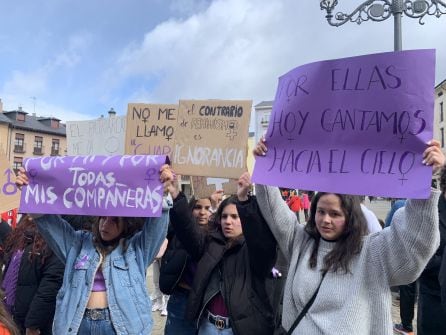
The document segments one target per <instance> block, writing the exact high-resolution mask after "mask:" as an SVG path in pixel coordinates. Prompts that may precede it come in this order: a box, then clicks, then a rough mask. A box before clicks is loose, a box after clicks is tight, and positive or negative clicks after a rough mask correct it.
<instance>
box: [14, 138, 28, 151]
mask: <svg viewBox="0 0 446 335" xmlns="http://www.w3.org/2000/svg"><path fill="white" fill-rule="evenodd" d="M24 147H25V135H23V134H19V133H17V134H15V140H14V152H18V153H23V152H25V150H24Z"/></svg>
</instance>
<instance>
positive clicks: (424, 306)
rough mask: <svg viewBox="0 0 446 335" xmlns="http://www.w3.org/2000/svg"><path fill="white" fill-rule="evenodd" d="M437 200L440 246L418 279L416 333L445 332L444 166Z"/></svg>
mask: <svg viewBox="0 0 446 335" xmlns="http://www.w3.org/2000/svg"><path fill="white" fill-rule="evenodd" d="M440 189H441V195H440V198H439V200H438V213H439V221H438V222H437V227H439V229H440V246H439V248H438V249H437V250H436V252H435V254H434V255H433V257H432V258H431V259H430V260H429V263H428V264H427V266H426V268H425V269H424V271H423V273H422V274H421V276H420V278H419V279H418V283H419V294H418V312H417V335H434V334H435V335H436V334H446V312H445V311H444V310H443V308H442V304H441V285H440V281H439V274H440V267H441V263H442V258H443V253H444V250H445V247H446V168H443V169H442V171H441V174H440Z"/></svg>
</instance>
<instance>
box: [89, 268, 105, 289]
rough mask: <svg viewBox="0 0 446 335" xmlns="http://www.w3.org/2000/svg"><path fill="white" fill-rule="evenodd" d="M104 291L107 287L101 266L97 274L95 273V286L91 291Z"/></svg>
mask: <svg viewBox="0 0 446 335" xmlns="http://www.w3.org/2000/svg"><path fill="white" fill-rule="evenodd" d="M104 291H107V289H106V287H105V279H104V275H103V273H102V270H101V268H99V269H98V271H96V274H95V275H94V282H93V288H92V289H91V292H104Z"/></svg>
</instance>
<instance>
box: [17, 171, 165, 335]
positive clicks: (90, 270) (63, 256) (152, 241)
mask: <svg viewBox="0 0 446 335" xmlns="http://www.w3.org/2000/svg"><path fill="white" fill-rule="evenodd" d="M165 178H166V176H165V175H163V174H161V175H160V181H161V182H163V181H164V180H165ZM16 184H17V186H18V187H19V188H21V187H22V186H23V185H27V184H28V177H27V175H26V171H25V169H23V168H20V169H19V173H18V176H17V179H16ZM162 202H163V203H162V206H163V210H162V214H161V216H160V217H149V218H147V219H146V220H145V224H144V226H143V228H142V230H141V231H138V232H136V233H135V231H136V230H137V228H138V226H137V225H136V224H135V223H134V220H132V219H131V218H126V217H111V216H103V217H98V218H97V220H96V222H95V223H94V225H93V227H92V231H91V232H89V231H75V230H74V229H73V228H72V226H71V225H69V224H68V223H67V222H66V221H65V220H63V219H62V218H61V217H60V216H57V215H43V216H39V215H35V218H34V220H35V222H36V224H37V226H38V228H39V232H40V233H41V234H42V235H43V237H44V238H45V240H46V242H47V243H48V245H49V246H50V247H51V249H52V250H53V252H54V253H55V254H56V255H57V256H58V257H59V259H60V260H62V262H63V263H65V273H64V280H63V284H62V288H61V289H60V290H59V293H58V295H57V299H56V312H55V316H54V323H53V333H54V334H57V335H59V334H61V335H62V334H63V335H71V334H73V335H74V334H79V335H88V334H95V335H112V334H150V333H151V331H152V325H153V321H152V315H151V309H152V306H151V301H150V298H149V295H148V291H147V288H146V281H145V277H146V269H147V267H148V266H149V264H151V263H152V262H153V259H154V258H155V256H156V255H157V253H158V251H159V250H160V247H161V245H162V243H163V242H164V240H165V236H166V233H167V225H168V216H169V214H168V209H169V207H170V206H171V200H169V199H168V198H166V197H164V198H163V199H162Z"/></svg>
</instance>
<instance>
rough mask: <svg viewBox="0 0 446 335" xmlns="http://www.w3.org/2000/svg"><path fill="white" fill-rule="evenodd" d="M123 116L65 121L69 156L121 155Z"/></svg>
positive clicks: (123, 139) (123, 137)
mask: <svg viewBox="0 0 446 335" xmlns="http://www.w3.org/2000/svg"><path fill="white" fill-rule="evenodd" d="M125 123H126V117H125V116H112V117H106V118H105V117H103V118H99V119H96V120H88V121H67V153H68V155H69V156H77V155H81V156H88V155H122V154H124V141H125V127H126V126H125Z"/></svg>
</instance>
